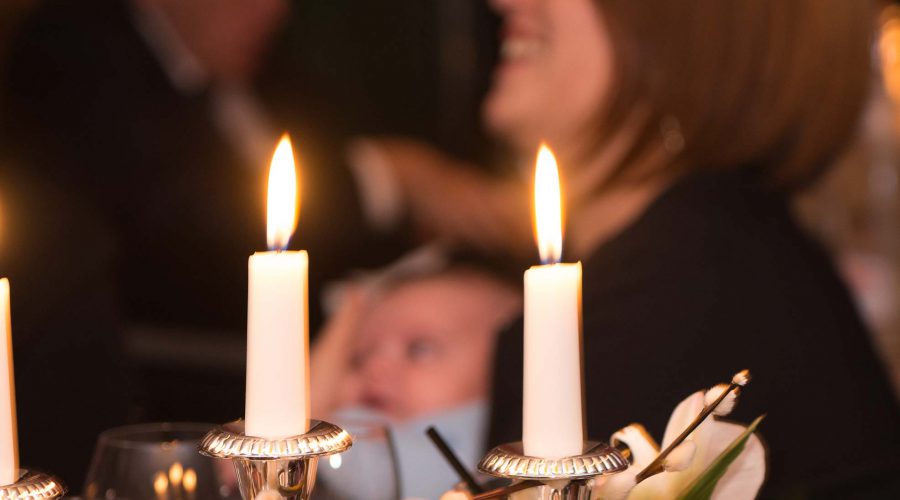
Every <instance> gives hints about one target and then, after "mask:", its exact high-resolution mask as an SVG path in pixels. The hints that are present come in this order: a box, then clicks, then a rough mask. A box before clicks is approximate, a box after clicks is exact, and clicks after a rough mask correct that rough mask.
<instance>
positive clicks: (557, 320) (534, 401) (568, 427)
mask: <svg viewBox="0 0 900 500" xmlns="http://www.w3.org/2000/svg"><path fill="white" fill-rule="evenodd" d="M534 195H535V199H534V201H535V229H536V235H537V241H538V247H539V249H540V254H541V260H542V261H543V262H544V263H545V265H541V266H534V267H532V268H531V269H529V270H528V271H526V272H525V373H524V384H523V389H524V393H523V408H522V430H523V432H522V444H523V447H524V451H525V454H526V455H529V456H533V457H541V458H563V457H567V456H573V455H578V454H580V453H581V452H582V446H583V442H584V427H583V416H582V392H581V263H576V264H560V263H559V262H560V257H561V254H562V208H561V207H562V203H561V199H560V189H559V173H558V171H557V166H556V159H555V158H554V157H553V153H551V152H550V150H549V149H548V148H547V147H546V146H543V145H542V146H541V149H540V151H539V152H538V158H537V166H536V169H535V189H534Z"/></svg>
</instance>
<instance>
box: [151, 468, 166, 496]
mask: <svg viewBox="0 0 900 500" xmlns="http://www.w3.org/2000/svg"><path fill="white" fill-rule="evenodd" d="M168 489H169V480H168V479H167V478H166V473H165V472H162V471H160V472H157V473H156V477H154V479H153V491H155V492H156V494H157V495H163V494H165V493H166V491H167V490H168Z"/></svg>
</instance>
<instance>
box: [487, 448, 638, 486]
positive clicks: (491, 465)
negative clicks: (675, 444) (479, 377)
mask: <svg viewBox="0 0 900 500" xmlns="http://www.w3.org/2000/svg"><path fill="white" fill-rule="evenodd" d="M582 449H584V450H588V451H586V452H585V453H582V454H581V455H576V456H571V457H565V458H558V459H550V458H540V457H530V456H527V455H525V454H524V452H523V451H522V443H521V442H515V443H509V444H504V445H501V446H498V447H496V448H494V449H493V450H491V451H489V452H488V454H487V455H485V456H484V458H482V459H481V463H480V464H478V469H479V470H480V471H481V472H484V473H485V474H489V475H491V476H495V477H502V478H507V479H512V480H516V481H529V482H536V483H539V484H536V485H535V486H534V487H532V488H529V489H527V490H521V491H519V492H517V493H512V494H511V495H510V498H516V499H519V498H521V499H529V500H538V499H540V500H590V498H591V493H592V491H593V488H594V482H593V479H594V478H597V477H599V476H604V475H608V474H615V473H617V472H621V471H623V470H625V469H627V468H628V460H626V459H625V457H624V456H623V455H622V453H621V452H620V451H619V450H617V449H615V448H612V447H610V446H608V445H606V444H605V443H599V442H595V441H585V443H584V447H583V448H582Z"/></svg>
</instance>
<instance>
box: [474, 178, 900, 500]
mask: <svg viewBox="0 0 900 500" xmlns="http://www.w3.org/2000/svg"><path fill="white" fill-rule="evenodd" d="M583 287H584V288H583V327H584V331H583V337H584V338H583V345H584V379H585V396H586V405H585V408H586V423H587V425H586V429H587V432H588V434H589V436H590V437H592V438H594V439H608V437H609V436H610V435H611V434H612V433H613V432H615V431H616V430H617V429H619V428H621V427H624V426H625V425H628V424H629V423H631V422H641V423H643V424H644V425H645V426H646V427H647V429H648V430H649V431H650V432H651V434H653V435H654V437H656V438H657V439H661V438H662V433H663V430H664V428H665V424H666V421H667V420H668V418H669V415H670V414H671V412H672V410H673V409H674V408H675V406H676V405H677V404H678V403H679V402H680V401H681V400H682V399H683V398H684V397H686V396H687V395H688V394H690V393H692V392H694V391H697V390H700V389H703V388H708V387H710V386H712V385H714V384H716V383H720V382H726V381H728V380H730V379H731V376H732V375H733V374H734V373H736V372H737V371H739V370H741V369H743V368H748V369H750V370H751V372H752V374H753V381H752V382H751V384H750V385H749V387H748V388H747V390H746V391H745V392H744V394H743V396H742V398H741V401H740V403H739V404H738V407H737V410H736V412H735V414H734V415H733V418H735V419H736V420H739V421H742V422H747V423H749V422H750V421H751V420H752V419H753V418H754V417H756V416H758V415H760V414H763V413H766V414H768V417H767V418H766V420H765V421H764V422H763V424H762V427H761V434H762V437H763V438H764V440H765V441H766V443H767V445H768V447H769V459H770V460H769V478H768V480H767V483H766V487H765V488H764V493H765V494H767V495H776V494H782V493H784V492H786V491H788V489H790V491H791V492H797V491H808V492H815V493H817V494H820V493H822V492H827V493H830V494H839V493H837V492H838V488H842V487H847V486H850V487H851V488H853V489H851V490H850V491H854V492H857V491H858V489H857V488H858V487H859V484H861V483H862V484H865V485H866V486H867V487H869V486H875V487H882V485H880V483H874V482H872V481H869V480H866V479H865V478H871V477H876V478H889V479H890V477H891V476H890V473H891V472H896V471H898V470H900V468H898V463H900V460H898V457H900V454H898V453H897V451H896V450H897V449H898V445H900V412H898V407H897V404H896V401H895V399H894V397H893V395H892V393H891V391H890V387H889V385H888V383H887V381H886V379H885V377H884V375H883V373H882V369H881V368H882V367H881V366H880V364H879V361H878V359H877V357H876V355H875V353H874V352H873V349H872V347H871V345H870V341H869V338H868V332H867V331H866V328H865V326H864V325H863V324H862V322H861V320H860V318H859V315H858V314H857V311H856V310H855V309H854V306H853V303H852V301H851V298H850V296H849V295H848V292H847V290H846V289H845V288H844V286H843V284H842V283H841V281H840V280H839V278H838V277H837V275H836V273H835V271H834V269H833V267H832V264H831V262H830V261H829V258H828V257H827V256H826V254H825V253H824V252H823V250H822V249H821V248H819V246H818V245H817V244H816V243H815V242H814V241H813V240H811V239H810V238H809V237H808V236H807V235H806V234H804V232H803V231H802V230H801V229H800V228H799V227H798V226H797V224H796V223H795V221H794V220H793V218H792V216H791V214H790V213H789V209H788V207H787V205H786V203H785V201H784V200H783V199H782V197H780V196H778V195H775V194H771V193H769V192H767V191H765V190H764V189H762V188H759V187H756V185H755V183H753V182H749V181H748V179H747V178H746V177H744V176H742V175H739V174H733V173H732V174H697V175H693V176H691V177H688V178H685V179H683V180H681V181H680V182H678V183H676V184H675V185H674V186H672V187H671V188H670V189H669V190H668V191H667V192H665V193H664V194H662V195H661V196H660V197H659V198H658V199H657V200H656V201H655V202H653V203H652V204H651V206H650V207H649V208H648V209H647V210H646V211H645V212H644V213H643V214H642V215H641V216H640V217H639V218H638V219H637V220H636V221H635V222H634V223H632V224H631V225H630V226H629V227H627V228H626V229H625V230H623V231H622V232H621V233H619V234H618V235H616V236H615V237H614V238H612V239H611V240H609V241H608V242H607V243H605V244H604V245H602V246H601V247H600V248H598V249H597V250H596V251H595V252H594V253H593V254H592V255H591V256H590V257H589V258H587V259H586V260H585V261H584V284H583ZM495 370H496V374H495V382H494V398H493V416H492V423H491V433H490V444H491V445H496V444H500V443H503V442H508V441H517V440H519V439H521V425H522V423H521V408H522V375H521V374H522V323H521V321H519V322H518V323H517V324H515V325H513V326H512V327H511V328H510V329H508V330H507V331H505V332H504V333H503V334H502V335H501V337H500V340H499V345H498V350H497V358H496V365H495ZM894 480H896V479H894ZM888 487H889V486H888ZM879 491H880V490H879ZM892 491H893V490H892Z"/></svg>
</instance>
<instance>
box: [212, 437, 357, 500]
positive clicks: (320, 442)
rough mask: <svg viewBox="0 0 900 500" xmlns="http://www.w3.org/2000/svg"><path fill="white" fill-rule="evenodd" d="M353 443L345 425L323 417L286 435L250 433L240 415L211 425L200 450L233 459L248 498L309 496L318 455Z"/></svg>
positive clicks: (275, 499)
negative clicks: (295, 433) (300, 431)
mask: <svg viewBox="0 0 900 500" xmlns="http://www.w3.org/2000/svg"><path fill="white" fill-rule="evenodd" d="M352 444H353V441H352V439H351V438H350V434H348V433H347V431H345V430H343V429H341V428H340V427H338V426H336V425H334V424H330V423H328V422H322V421H319V420H311V421H310V430H309V432H307V433H305V434H301V435H299V436H292V437H289V438H284V439H265V438H260V437H253V436H247V435H245V434H244V422H243V421H241V420H238V421H236V422H231V423H230V424H225V425H222V426H219V427H216V428H215V429H213V430H211V431H209V433H207V434H206V436H205V437H204V438H203V440H202V441H201V442H200V453H201V454H203V455H206V456H208V457H213V458H227V459H229V460H231V461H232V463H233V464H234V469H235V472H236V473H237V477H238V485H239V486H240V489H241V496H242V497H243V498H244V499H245V500H280V499H290V500H308V499H309V497H310V494H311V493H312V490H313V486H315V481H316V466H317V465H318V459H319V457H324V456H328V455H333V454H335V453H341V452H343V451H346V450H347V449H348V448H350V446H352Z"/></svg>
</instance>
